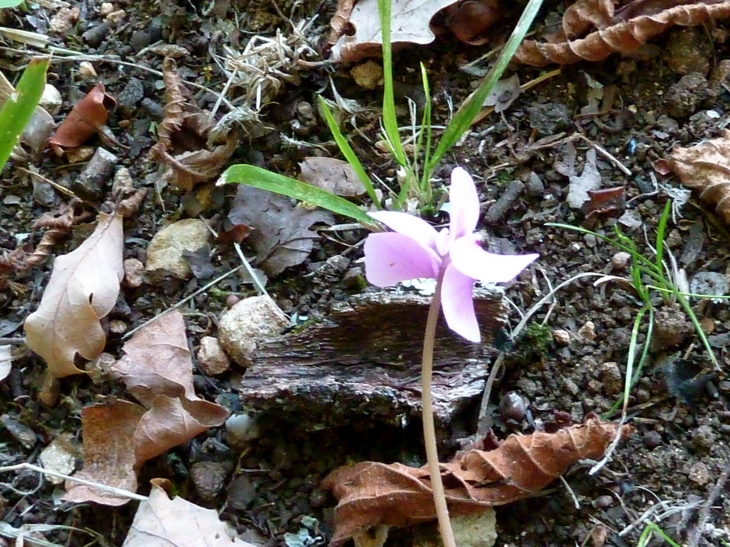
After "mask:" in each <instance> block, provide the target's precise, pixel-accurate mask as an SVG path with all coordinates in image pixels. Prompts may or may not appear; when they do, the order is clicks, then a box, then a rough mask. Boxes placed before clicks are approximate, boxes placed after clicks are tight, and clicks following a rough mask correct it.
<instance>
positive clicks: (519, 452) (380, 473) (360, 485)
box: [322, 415, 633, 547]
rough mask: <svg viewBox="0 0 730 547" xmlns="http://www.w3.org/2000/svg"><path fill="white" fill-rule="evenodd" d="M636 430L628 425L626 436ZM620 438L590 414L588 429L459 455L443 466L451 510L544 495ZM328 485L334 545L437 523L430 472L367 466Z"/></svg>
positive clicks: (512, 439) (464, 511) (333, 477)
mask: <svg viewBox="0 0 730 547" xmlns="http://www.w3.org/2000/svg"><path fill="white" fill-rule="evenodd" d="M632 431H633V429H632V428H631V427H629V426H624V428H623V429H622V436H623V437H624V438H625V437H627V436H628V435H630V434H631V433H632ZM617 432H618V424H615V423H603V422H601V421H600V420H599V419H598V417H596V416H595V415H590V416H588V417H587V419H586V421H585V423H584V424H581V425H576V426H572V427H569V428H566V429H562V430H560V431H557V432H556V433H533V434H532V435H510V436H509V437H508V438H507V439H506V440H505V441H504V442H502V443H501V444H500V445H499V446H498V447H497V448H495V449H493V450H489V451H484V450H469V451H467V452H464V453H462V454H459V455H457V456H456V457H455V458H454V459H453V460H452V461H451V462H449V463H445V464H441V475H442V478H443V482H444V486H445V489H446V499H447V502H448V504H449V512H450V514H451V515H452V516H464V515H472V514H476V513H480V512H483V511H485V510H486V509H487V508H489V507H492V506H495V505H505V504H507V503H511V502H513V501H516V500H519V499H523V498H526V497H529V496H532V495H534V494H537V493H538V492H540V491H541V490H542V489H544V488H545V487H546V486H547V485H548V484H550V483H551V482H552V481H553V480H555V479H557V478H558V477H559V476H560V475H562V474H563V473H564V472H565V471H566V470H567V468H568V467H569V466H570V465H572V464H574V463H576V462H577V461H578V460H581V459H584V458H592V459H598V458H601V457H602V456H603V453H604V452H605V450H606V448H607V447H608V446H609V445H610V444H611V442H612V441H613V440H614V438H615V436H616V434H617ZM322 486H323V488H326V489H329V490H332V491H333V493H334V495H335V497H336V498H337V499H338V500H339V503H338V505H337V508H336V509H335V534H334V536H333V538H332V542H331V543H330V545H332V546H335V547H336V546H338V545H342V544H344V543H345V542H346V541H347V540H348V539H349V538H352V537H356V536H359V535H361V534H363V533H365V532H366V531H367V530H369V529H373V528H375V529H380V528H382V527H383V526H409V525H412V524H417V523H419V522H425V521H429V520H434V519H435V518H436V510H435V508H434V504H433V492H432V491H431V482H430V480H429V474H428V469H427V468H426V467H425V466H424V467H421V468H418V469H416V468H412V467H407V466H405V465H402V464H399V463H394V464H391V465H386V464H383V463H378V462H361V463H359V464H357V465H354V466H352V467H341V468H339V469H336V470H335V471H333V472H332V473H331V474H330V475H329V476H327V477H326V478H325V480H324V482H323V483H322Z"/></svg>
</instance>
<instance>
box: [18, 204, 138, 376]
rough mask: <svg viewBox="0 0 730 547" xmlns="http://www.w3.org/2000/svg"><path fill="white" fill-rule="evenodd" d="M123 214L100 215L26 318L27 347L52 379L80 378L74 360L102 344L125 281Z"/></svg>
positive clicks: (96, 351)
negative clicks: (104, 319) (104, 323)
mask: <svg viewBox="0 0 730 547" xmlns="http://www.w3.org/2000/svg"><path fill="white" fill-rule="evenodd" d="M123 245H124V241H123V232H122V216H121V215H114V216H109V215H105V214H100V215H99V224H98V225H97V227H96V230H94V233H93V234H91V236H89V238H88V239H87V240H86V241H84V242H83V243H82V244H81V245H80V246H79V247H78V248H77V249H76V250H74V251H72V252H70V253H69V254H67V255H64V256H59V257H58V258H56V261H55V263H54V265H53V273H52V274H51V279H50V281H49V282H48V286H47V287H46V290H45V291H44V293H43V298H42V299H41V304H40V306H39V307H38V309H37V310H36V311H35V312H33V313H32V314H30V315H29V316H28V318H27V319H26V320H25V335H26V342H27V344H28V347H30V349H32V350H33V351H34V352H36V353H37V354H38V355H40V356H41V357H43V359H44V360H45V361H46V363H47V364H48V371H49V373H50V374H52V375H53V376H55V377H56V378H62V377H64V376H69V375H71V374H82V373H83V371H82V370H79V369H78V368H76V366H75V365H74V358H75V357H76V354H79V355H80V356H81V357H83V358H84V359H89V360H91V359H94V358H96V357H98V356H99V354H101V352H102V351H103V350H104V345H105V344H106V335H105V334H104V330H103V329H102V326H101V321H100V319H101V318H102V317H105V316H106V315H107V314H108V313H109V312H110V311H111V310H112V308H113V307H114V304H115V303H116V301H117V295H118V294H119V283H120V282H121V280H122V277H124V267H123V265H122V251H123Z"/></svg>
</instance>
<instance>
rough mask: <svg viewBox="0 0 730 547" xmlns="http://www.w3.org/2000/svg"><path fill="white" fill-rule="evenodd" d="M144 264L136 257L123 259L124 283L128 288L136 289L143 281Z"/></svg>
mask: <svg viewBox="0 0 730 547" xmlns="http://www.w3.org/2000/svg"><path fill="white" fill-rule="evenodd" d="M143 274H144V264H142V263H141V262H140V261H139V260H137V259H136V258H127V259H126V260H125V261H124V285H125V286H127V287H129V288H130V289H137V288H139V287H141V286H142V283H144V276H143Z"/></svg>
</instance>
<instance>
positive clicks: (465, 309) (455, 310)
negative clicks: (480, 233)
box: [441, 264, 482, 342]
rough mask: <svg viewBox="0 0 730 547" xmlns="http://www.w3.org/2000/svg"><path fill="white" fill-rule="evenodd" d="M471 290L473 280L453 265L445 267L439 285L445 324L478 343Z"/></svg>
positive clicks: (477, 325)
mask: <svg viewBox="0 0 730 547" xmlns="http://www.w3.org/2000/svg"><path fill="white" fill-rule="evenodd" d="M473 289H474V279H472V278H471V277H468V276H466V275H464V274H463V273H461V272H460V271H459V270H457V269H456V268H455V267H454V265H453V264H449V265H448V266H447V267H446V272H444V279H443V281H442V285H441V308H442V309H443V310H444V317H445V318H446V324H447V325H449V328H450V329H451V330H453V331H454V332H455V333H456V334H459V335H460V336H463V337H464V338H466V339H467V340H469V341H470V342H479V341H481V339H482V336H481V333H480V332H479V324H478V323H477V317H476V315H475V314H474V300H473V297H472V290H473Z"/></svg>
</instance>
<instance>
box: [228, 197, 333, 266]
mask: <svg viewBox="0 0 730 547" xmlns="http://www.w3.org/2000/svg"><path fill="white" fill-rule="evenodd" d="M228 219H229V220H230V221H231V222H232V223H233V224H246V225H248V226H251V228H253V231H252V232H251V235H249V236H248V240H247V241H249V242H250V243H251V245H253V247H254V249H256V253H257V254H258V258H259V260H260V261H261V268H262V269H263V270H264V271H265V272H266V273H267V274H268V275H272V276H273V275H278V274H280V273H281V272H282V271H283V270H284V269H285V268H288V267H290V266H296V265H297V264H301V263H302V262H304V260H306V258H307V256H309V253H310V252H311V251H312V247H313V242H314V240H315V239H318V238H319V236H318V235H317V232H315V231H313V230H312V229H311V226H312V225H313V224H317V223H323V224H333V223H334V217H333V216H332V214H331V213H329V212H328V211H323V210H321V209H313V210H311V209H306V208H304V207H295V206H293V205H292V204H291V200H290V199H289V198H287V197H284V196H281V195H279V194H274V193H272V192H267V191H265V190H259V189H258V188H252V187H250V186H246V185H243V184H241V185H239V186H238V189H237V190H236V199H235V201H234V203H233V208H232V209H231V212H230V213H229V214H228Z"/></svg>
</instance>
